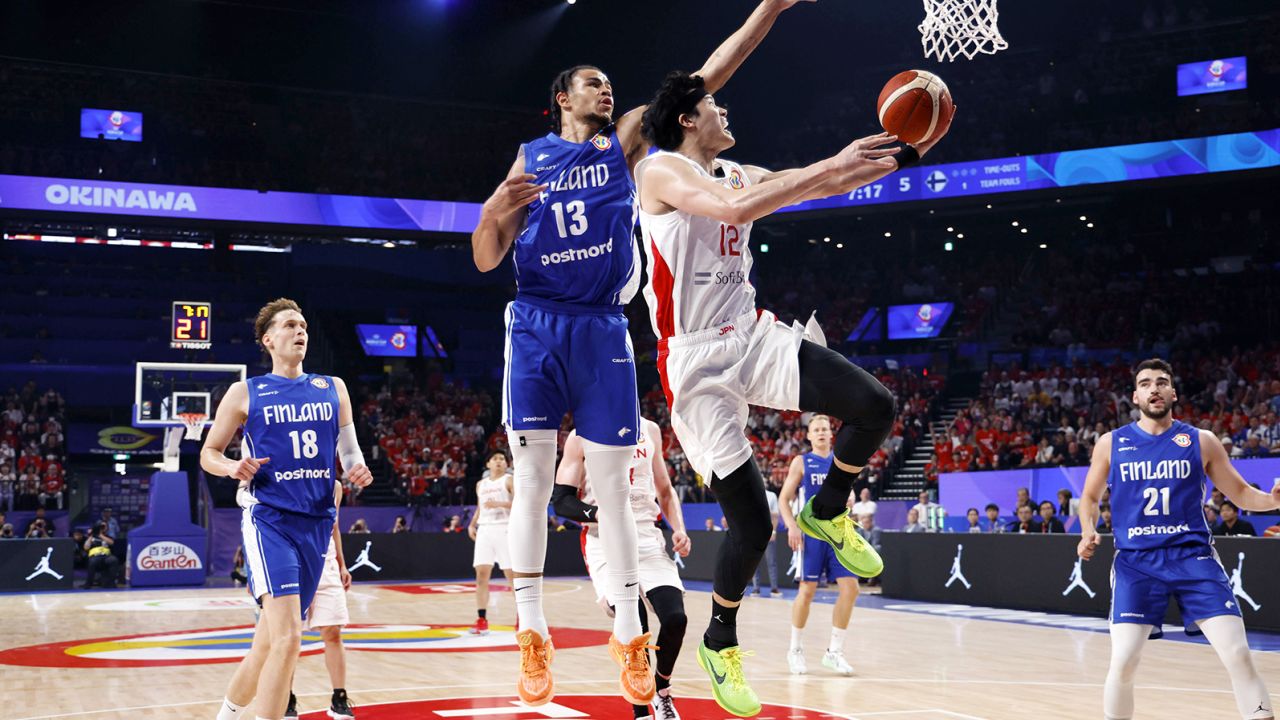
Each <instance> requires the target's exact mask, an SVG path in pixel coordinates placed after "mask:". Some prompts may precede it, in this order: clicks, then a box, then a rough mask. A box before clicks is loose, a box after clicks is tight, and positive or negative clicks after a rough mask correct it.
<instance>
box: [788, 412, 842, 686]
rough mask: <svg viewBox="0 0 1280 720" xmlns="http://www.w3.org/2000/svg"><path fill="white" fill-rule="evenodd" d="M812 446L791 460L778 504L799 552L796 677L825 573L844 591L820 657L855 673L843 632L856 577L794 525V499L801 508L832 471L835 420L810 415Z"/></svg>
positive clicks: (792, 659) (791, 656)
mask: <svg viewBox="0 0 1280 720" xmlns="http://www.w3.org/2000/svg"><path fill="white" fill-rule="evenodd" d="M808 437H809V445H810V446H811V447H812V450H810V451H809V452H807V453H804V454H803V455H797V456H796V457H794V458H792V459H791V467H790V468H788V469H787V479H786V480H785V481H784V482H783V483H782V493H781V497H780V498H779V499H778V506H779V509H780V510H781V512H782V522H783V523H785V524H786V526H787V544H788V545H790V546H791V550H792V552H798V553H800V563H799V564H800V572H801V576H800V587H799V590H798V591H797V592H796V599H795V601H794V602H792V604H791V649H790V650H789V651H788V652H787V667H788V668H790V670H791V674H792V675H803V674H805V673H806V672H808V668H807V666H806V665H805V660H804V641H803V639H802V635H803V634H804V626H805V624H806V623H808V621H809V608H810V606H812V605H813V596H814V594H815V593H816V592H817V591H818V580H819V579H821V577H822V574H823V573H824V572H825V573H826V575H827V580H828V581H834V582H835V583H836V586H837V587H838V588H839V589H840V594H839V596H838V597H837V598H836V605H835V607H834V608H832V610H831V642H830V643H829V644H828V645H827V651H826V652H825V653H823V655H822V665H823V667H826V668H828V669H830V670H834V671H835V672H838V673H840V674H841V675H852V674H853V668H852V667H850V666H849V661H848V660H846V659H845V657H844V636H845V632H846V631H847V630H848V629H849V618H850V617H851V616H852V615H853V604H854V603H856V602H857V601H858V578H857V576H856V575H854V574H853V573H851V572H849V570H848V569H847V568H845V566H843V565H841V564H840V562H839V561H838V560H837V559H836V553H835V550H834V549H832V547H831V545H829V544H827V543H825V542H823V541H821V540H818V539H816V538H811V537H809V536H808V535H805V534H804V532H803V531H802V530H801V529H800V526H799V525H798V524H797V523H796V517H795V513H794V512H793V511H792V509H791V508H792V503H793V502H795V500H796V498H797V496H798V497H799V500H800V501H799V503H798V505H797V507H804V505H805V504H806V503H807V502H808V500H809V498H811V497H814V496H815V495H817V493H818V492H819V491H820V490H821V489H822V482H823V480H826V478H827V473H828V472H829V471H830V469H831V437H832V432H831V420H830V418H828V417H827V416H826V415H814V416H813V417H812V418H810V419H809V430H808Z"/></svg>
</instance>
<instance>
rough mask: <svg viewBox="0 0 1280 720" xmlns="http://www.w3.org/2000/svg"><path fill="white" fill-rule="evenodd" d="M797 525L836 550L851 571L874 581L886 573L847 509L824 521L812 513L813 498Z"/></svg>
mask: <svg viewBox="0 0 1280 720" xmlns="http://www.w3.org/2000/svg"><path fill="white" fill-rule="evenodd" d="M796 524H797V525H799V526H800V530H801V531H803V532H804V534H805V535H808V536H809V537H811V538H817V539H818V540H821V541H823V542H825V543H827V544H829V545H830V546H831V548H832V549H833V550H835V551H836V559H837V560H839V561H840V564H841V565H843V566H845V567H846V568H847V569H848V570H849V572H851V573H853V574H855V575H861V576H862V577H866V578H871V577H875V576H877V575H879V574H880V573H881V572H883V571H884V560H881V559H880V553H878V552H876V549H875V548H873V547H871V545H870V544H868V543H867V541H866V540H864V539H863V538H862V536H861V535H859V534H858V531H857V529H856V528H855V527H854V524H853V518H851V517H849V511H848V510H845V511H844V512H842V513H840V514H839V515H837V516H835V517H834V518H831V519H830V520H822V519H820V518H818V517H817V516H815V515H814V514H813V499H812V498H810V499H809V502H807V503H805V505H804V508H802V509H801V510H800V514H799V515H797V516H796Z"/></svg>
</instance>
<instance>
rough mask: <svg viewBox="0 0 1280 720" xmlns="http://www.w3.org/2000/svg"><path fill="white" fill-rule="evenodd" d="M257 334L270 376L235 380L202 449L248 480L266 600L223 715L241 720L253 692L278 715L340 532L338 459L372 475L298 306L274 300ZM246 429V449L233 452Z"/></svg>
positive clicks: (343, 397)
mask: <svg viewBox="0 0 1280 720" xmlns="http://www.w3.org/2000/svg"><path fill="white" fill-rule="evenodd" d="M254 337H255V338H256V339H257V341H258V343H259V345H261V347H262V348H263V350H264V351H265V352H266V353H268V354H269V355H270V357H271V373H270V374H268V375H263V376H260V377H256V378H250V379H248V380H245V381H241V382H237V383H235V384H233V385H232V386H231V387H230V388H229V389H228V391H227V394H226V396H225V397H224V398H223V399H222V402H221V403H220V404H219V405H218V408H217V412H216V414H215V416H214V420H213V427H212V428H210V430H209V433H208V436H207V437H206V438H205V441H204V446H203V447H202V448H201V450H200V465H201V467H202V468H204V470H205V472H207V473H210V474H211V475H218V476H224V477H231V478H235V479H236V480H238V481H240V482H242V483H245V482H247V483H249V488H248V491H247V499H246V502H247V503H248V504H249V507H247V508H246V509H245V510H244V513H243V518H242V520H241V530H242V534H243V536H244V537H243V541H244V549H245V559H246V562H247V564H248V567H249V589H250V593H251V594H252V595H253V596H254V598H255V599H257V600H258V601H259V602H261V604H262V615H261V618H260V619H259V621H258V625H257V627H256V628H255V630H254V635H253V644H252V646H251V647H250V650H249V653H248V655H246V656H245V658H244V660H242V661H241V662H240V665H239V667H237V668H236V672H235V674H234V675H233V676H232V678H231V684H230V686H229V687H228V688H227V695H226V697H225V698H224V700H223V703H222V707H221V709H220V710H219V711H218V715H217V718H218V720H239V719H240V718H242V717H243V715H242V714H243V713H244V710H245V707H246V706H248V705H249V704H250V703H251V702H252V701H253V699H254V697H255V696H257V697H258V698H259V702H258V707H257V712H258V718H260V720H279V719H280V718H282V717H283V716H284V712H285V708H286V706H287V705H288V700H289V685H290V684H291V683H292V680H293V670H294V667H295V666H296V664H297V661H298V652H299V650H300V648H301V644H302V618H303V611H304V609H305V608H307V607H310V605H311V601H312V598H313V597H314V596H315V593H316V588H317V586H318V585H319V583H320V577H321V574H322V572H323V568H324V555H325V549H326V547H327V546H328V544H329V542H330V540H331V538H332V535H333V528H334V521H335V519H336V511H335V506H334V482H335V481H336V480H337V479H338V478H337V468H336V467H335V463H334V461H335V458H336V459H338V460H340V461H341V463H342V467H344V468H346V469H347V470H346V477H347V480H348V481H350V482H351V483H353V484H354V485H356V486H358V487H365V486H367V485H368V484H369V483H370V482H372V481H373V475H372V474H371V473H370V472H369V468H367V467H365V464H364V455H363V453H362V452H361V451H360V443H359V441H358V440H357V439H356V430H355V424H354V423H353V421H352V412H351V397H350V395H349V394H348V393H347V386H346V384H345V383H343V382H342V379H341V378H337V377H332V376H326V375H319V374H314V373H306V372H304V371H303V369H302V361H303V359H304V358H305V357H306V354H307V342H308V336H307V321H306V318H305V317H303V315H302V310H301V309H300V308H299V307H298V305H297V303H295V302H293V301H292V300H289V299H286V298H280V299H278V300H274V301H272V302H270V303H267V304H266V305H265V306H263V307H262V309H261V310H259V311H258V315H257V318H256V319H255V321H254ZM240 428H243V431H244V438H245V443H244V446H245V447H246V448H247V450H248V452H247V453H243V457H242V458H241V459H240V460H238V461H236V460H231V459H230V458H228V457H227V456H226V454H225V452H226V448H227V444H228V443H230V442H231V438H232V437H233V436H234V435H235V433H236V430H237V429H240Z"/></svg>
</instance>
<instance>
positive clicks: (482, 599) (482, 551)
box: [467, 450, 512, 635]
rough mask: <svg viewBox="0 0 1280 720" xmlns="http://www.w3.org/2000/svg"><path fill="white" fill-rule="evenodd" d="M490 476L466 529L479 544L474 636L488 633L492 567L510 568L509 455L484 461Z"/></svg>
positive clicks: (499, 454) (491, 455)
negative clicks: (508, 529) (508, 532)
mask: <svg viewBox="0 0 1280 720" xmlns="http://www.w3.org/2000/svg"><path fill="white" fill-rule="evenodd" d="M485 467H486V468H488V470H489V473H488V474H487V475H486V476H485V477H483V478H480V482H478V483H476V512H475V514H474V515H472V516H471V524H470V525H468V526H467V535H469V536H470V537H471V539H472V540H474V541H475V542H476V548H475V552H474V553H473V554H472V557H471V564H472V565H473V566H474V567H475V569H476V624H475V627H473V628H471V633H472V634H473V635H488V634H489V618H488V617H487V614H488V611H489V576H490V575H491V574H492V573H493V566H494V565H495V564H496V565H497V566H498V572H499V573H504V574H503V578H504V579H505V578H506V575H505V572H506V571H507V570H508V569H509V568H510V567H511V554H510V552H509V551H508V549H507V521H508V520H509V519H510V517H511V496H512V479H511V474H510V473H508V472H507V454H506V453H505V452H503V451H502V450H494V451H493V452H491V453H489V459H488V460H487V461H486V462H485Z"/></svg>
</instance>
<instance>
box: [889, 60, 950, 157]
mask: <svg viewBox="0 0 1280 720" xmlns="http://www.w3.org/2000/svg"><path fill="white" fill-rule="evenodd" d="M876 111H877V113H878V114H879V117H880V125H881V126H883V127H884V129H885V130H887V131H889V132H890V133H892V134H894V135H897V136H898V139H899V140H901V141H902V142H905V143H913V144H914V143H918V142H923V141H926V140H932V139H934V138H937V137H939V136H941V135H942V133H944V132H946V130H947V127H948V126H949V125H951V117H952V115H954V114H955V112H956V106H955V103H953V102H952V101H951V92H950V91H949V90H947V84H946V83H945V82H943V81H942V78H940V77H938V76H937V75H934V74H933V73H930V72H925V71H924V70H904V71H903V72H900V73H898V74H897V75H894V76H893V77H892V78H890V79H889V82H887V83H885V85H884V89H883V90H881V91H880V98H879V100H877V101H876Z"/></svg>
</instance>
